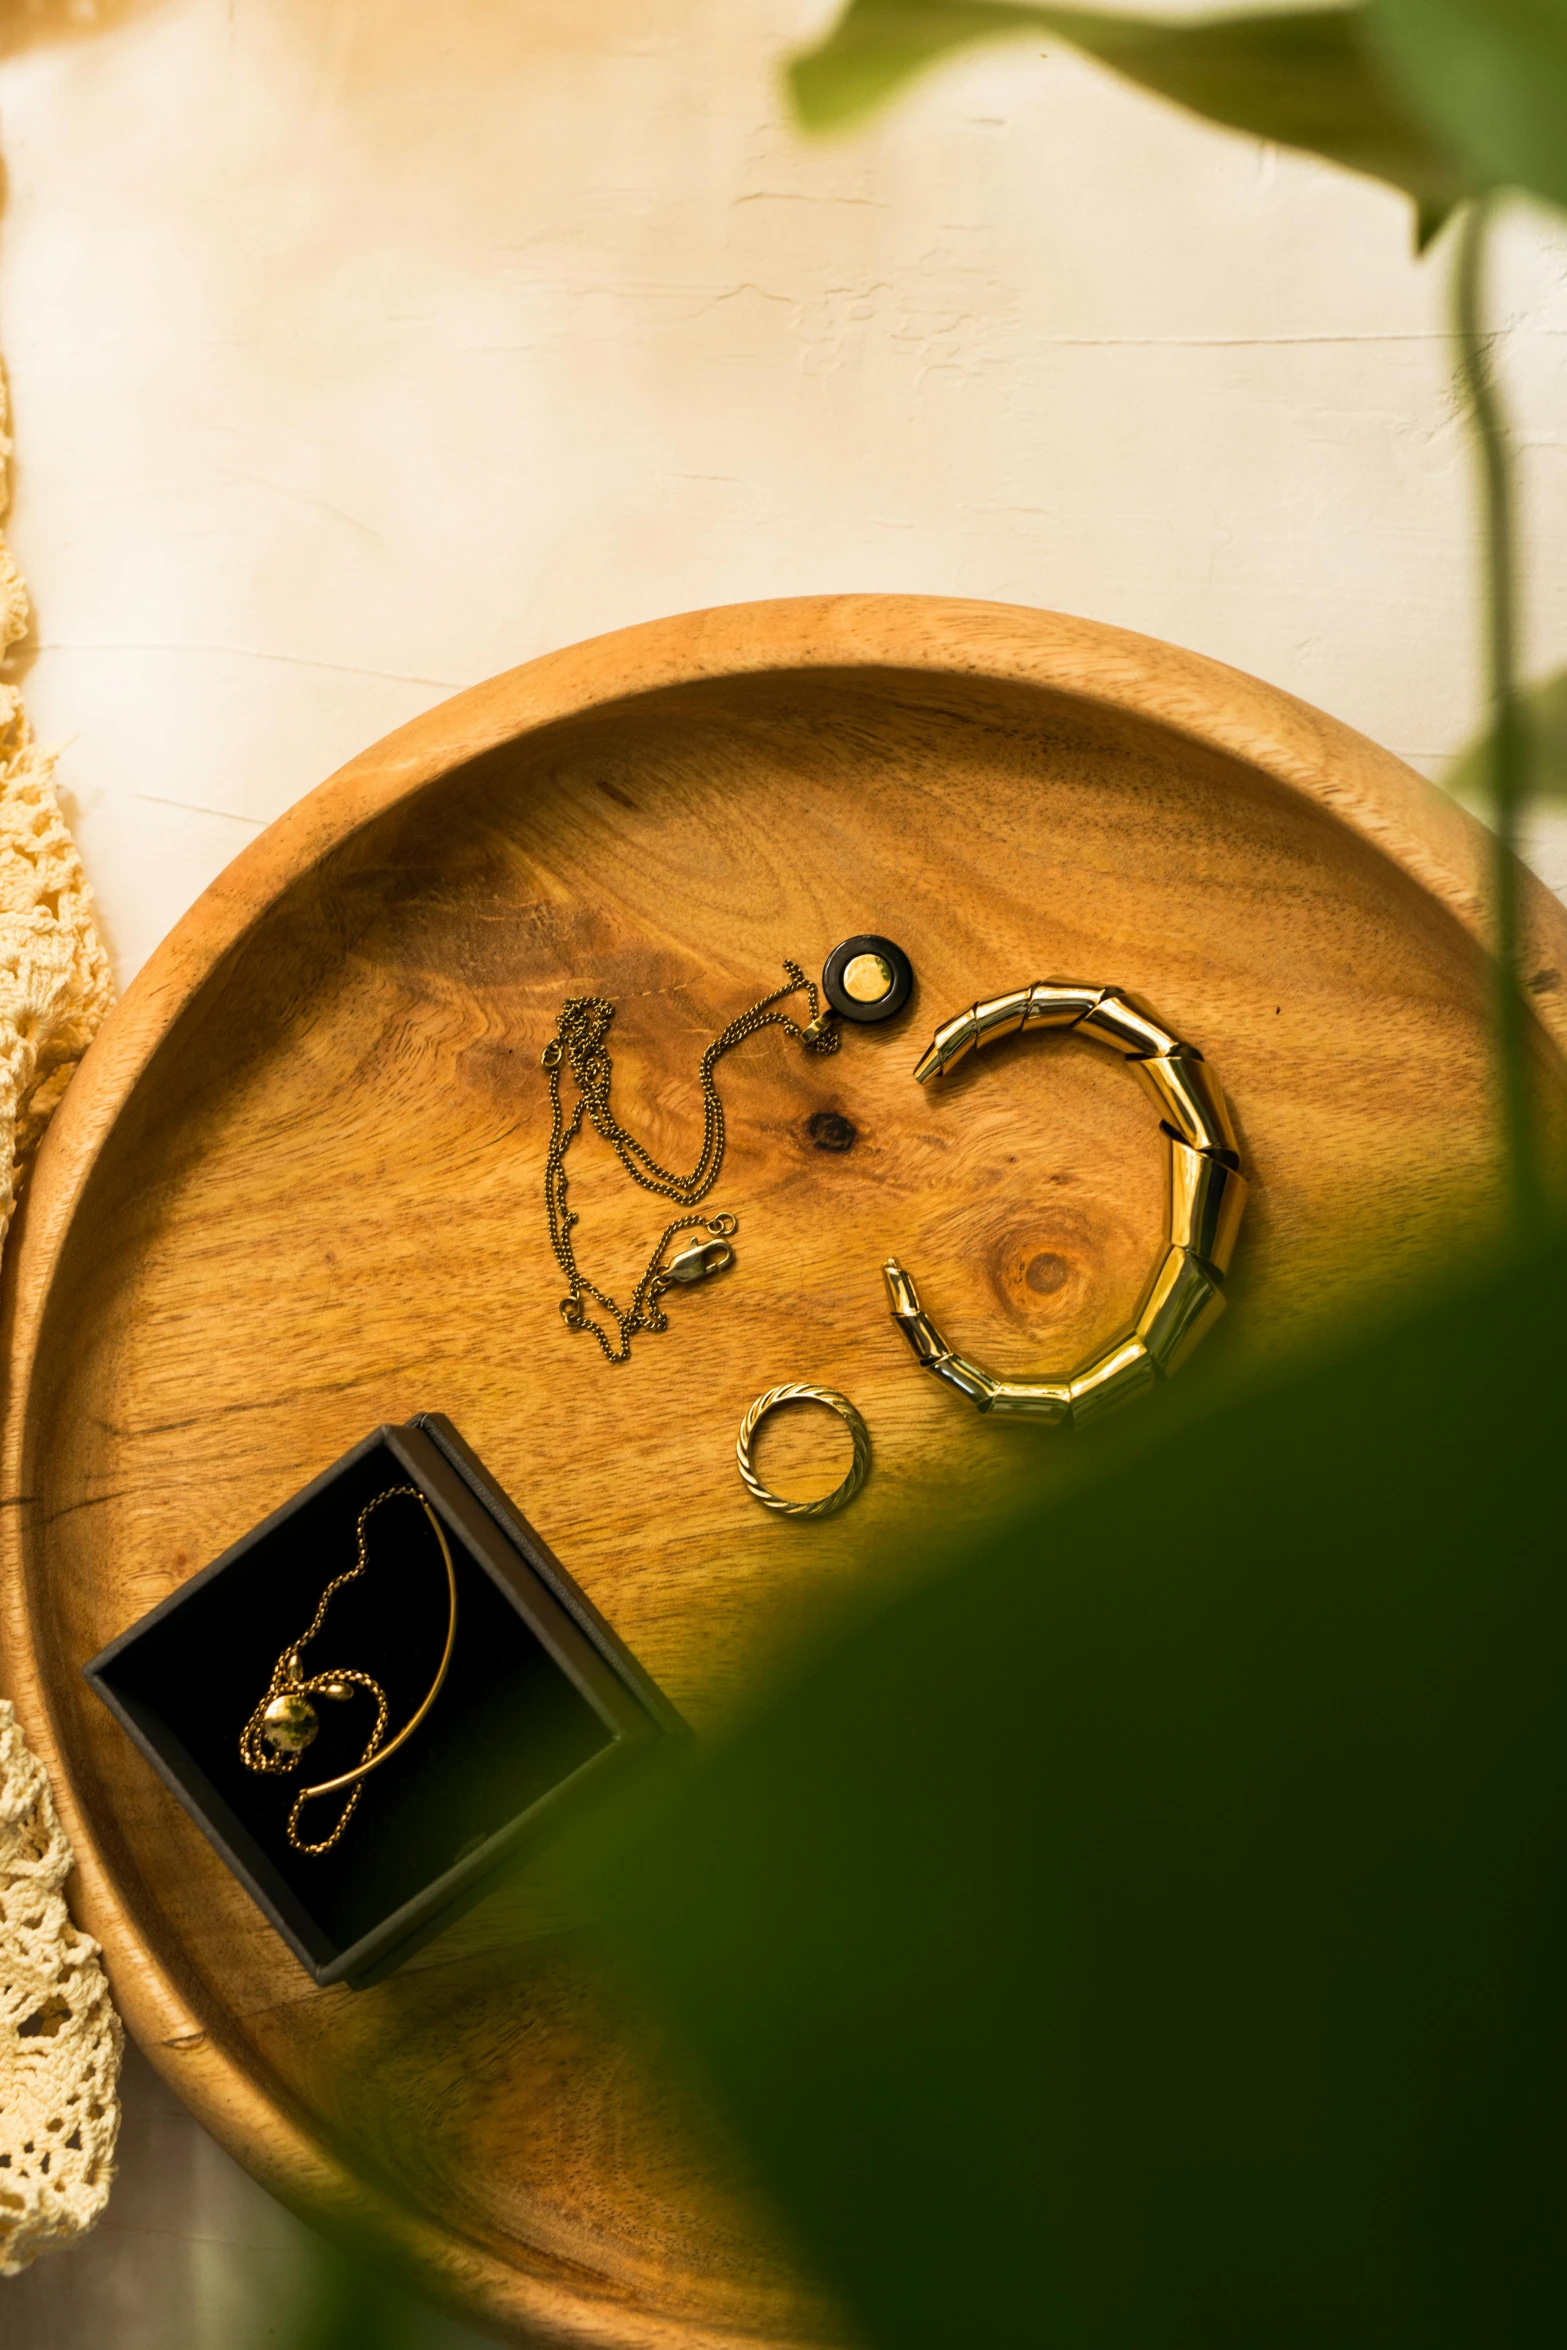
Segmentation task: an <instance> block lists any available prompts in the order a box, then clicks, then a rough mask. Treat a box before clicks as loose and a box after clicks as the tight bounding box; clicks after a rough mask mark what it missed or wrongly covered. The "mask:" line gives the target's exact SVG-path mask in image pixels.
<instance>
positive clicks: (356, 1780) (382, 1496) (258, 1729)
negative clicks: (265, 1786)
mask: <svg viewBox="0 0 1567 2350" xmlns="http://www.w3.org/2000/svg"><path fill="white" fill-rule="evenodd" d="M399 1500H408V1501H416V1502H418V1504H419V1506H420V1508H421V1509H422V1510H423V1511H424V1514H425V1516H426V1517H427V1518H428V1519H429V1521H430V1524H431V1526H432V1528H433V1529H434V1532H435V1539H436V1541H437V1542H438V1543H439V1545H440V1550H441V1562H442V1564H443V1566H444V1567H445V1569H446V1583H447V1590H448V1594H449V1597H450V1601H451V1612H450V1616H449V1619H448V1622H447V1627H446V1646H445V1650H444V1652H443V1654H442V1657H441V1662H440V1668H439V1670H438V1671H437V1673H436V1676H435V1680H434V1682H433V1684H432V1685H431V1688H430V1692H429V1694H428V1696H427V1697H426V1698H425V1700H424V1702H423V1704H422V1705H420V1707H419V1708H418V1710H417V1712H416V1713H415V1714H414V1715H413V1716H412V1717H411V1719H410V1720H408V1721H407V1722H405V1723H404V1725H403V1727H402V1729H401V1730H399V1731H398V1733H397V1736H396V1737H395V1738H393V1739H391V1740H389V1741H388V1742H387V1743H386V1744H384V1745H383V1744H382V1741H383V1739H385V1738H386V1723H387V1714H388V1710H389V1709H388V1707H387V1702H386V1692H385V1690H384V1689H383V1688H382V1687H381V1684H380V1682H379V1681H376V1680H372V1678H371V1676H370V1675H369V1674H368V1673H361V1672H359V1671H358V1670H357V1669H356V1668H355V1667H353V1666H346V1667H343V1668H341V1669H338V1670H336V1671H332V1672H325V1673H312V1674H310V1675H308V1676H307V1674H306V1672H305V1669H304V1666H303V1664H302V1663H301V1661H300V1651H301V1649H305V1648H308V1647H309V1646H310V1643H311V1641H312V1640H314V1638H315V1637H316V1634H317V1633H318V1632H319V1631H320V1629H321V1627H322V1625H323V1624H324V1623H325V1622H326V1612H327V1609H328V1608H329V1607H330V1606H331V1604H332V1600H333V1597H334V1596H335V1594H336V1593H337V1592H339V1591H341V1590H342V1588H343V1586H344V1584H345V1583H356V1582H357V1581H358V1580H359V1577H360V1576H361V1575H362V1574H363V1573H364V1571H365V1569H366V1567H367V1566H368V1565H369V1563H370V1554H369V1549H368V1545H367V1537H366V1529H367V1527H368V1525H369V1523H370V1519H371V1517H372V1515H373V1514H374V1512H375V1511H376V1510H378V1509H379V1508H380V1506H381V1504H382V1502H383V1501H399ZM456 1637H457V1576H456V1570H455V1568H454V1566H453V1564H452V1553H451V1546H450V1544H449V1543H448V1542H447V1539H446V1536H445V1534H444V1533H443V1532H442V1531H441V1522H440V1520H439V1518H437V1516H436V1514H435V1512H434V1511H433V1510H432V1509H431V1507H430V1505H429V1503H428V1502H427V1501H426V1500H425V1497H424V1495H423V1494H422V1493H421V1492H420V1491H419V1488H418V1486H417V1485H388V1486H387V1488H386V1490H385V1492H384V1493H378V1494H376V1495H375V1497H374V1498H373V1500H370V1501H367V1502H366V1503H365V1506H364V1508H363V1509H362V1510H361V1511H360V1513H359V1522H358V1524H357V1526H356V1527H355V1529H354V1563H353V1565H352V1566H351V1567H345V1568H344V1569H343V1572H342V1573H341V1574H340V1575H334V1576H333V1578H332V1580H331V1582H330V1583H329V1584H328V1585H327V1587H326V1589H325V1590H324V1591H323V1592H322V1594H321V1597H320V1599H319V1600H318V1601H317V1602H316V1612H315V1614H314V1615H313V1616H312V1617H311V1619H310V1628H309V1630H308V1631H307V1632H306V1633H305V1634H304V1636H303V1638H302V1639H299V1640H296V1641H295V1642H294V1644H293V1646H292V1647H291V1648H285V1649H284V1651H283V1653H282V1655H281V1656H280V1657H279V1658H278V1660H277V1663H276V1664H275V1665H274V1666H273V1668H272V1678H271V1680H270V1681H269V1682H268V1684H267V1688H266V1693H265V1695H264V1696H263V1697H262V1699H261V1702H260V1704H259V1705H258V1706H257V1707H256V1710H255V1712H254V1713H253V1714H252V1715H251V1717H250V1719H249V1721H248V1722H247V1723H246V1724H245V1727H244V1729H243V1730H242V1731H241V1732H240V1736H239V1753H240V1760H241V1762H243V1763H244V1765H245V1767H246V1769H247V1770H252V1771H265V1772H268V1773H272V1774H275V1773H278V1772H282V1771H291V1770H293V1769H294V1768H295V1766H296V1765H297V1763H298V1762H299V1759H300V1757H301V1755H302V1754H303V1753H304V1751H305V1749H306V1747H307V1746H310V1745H312V1744H313V1743H314V1740H315V1736H316V1732H317V1730H318V1729H319V1727H320V1724H319V1722H318V1720H317V1716H316V1709H315V1707H314V1706H313V1705H312V1704H311V1702H310V1700H311V1698H312V1697H326V1698H330V1699H331V1700H332V1702H333V1703H334V1704H341V1703H342V1702H343V1701H344V1700H345V1699H347V1698H350V1697H352V1695H353V1693H354V1691H355V1690H356V1689H363V1690H364V1691H365V1693H366V1695H367V1696H369V1697H372V1698H373V1699H374V1700H375V1727H374V1728H373V1729H372V1730H371V1732H370V1737H369V1740H368V1742H367V1744H366V1746H365V1750H364V1753H363V1754H362V1755H361V1757H360V1759H359V1761H358V1762H357V1763H356V1764H355V1765H354V1767H353V1769H352V1770H351V1771H343V1772H341V1773H339V1775H338V1776H337V1777H336V1778H333V1779H323V1780H322V1781H321V1782H320V1783H319V1785H317V1786H314V1787H301V1789H300V1790H299V1793H298V1794H297V1795H296V1796H295V1798H294V1801H293V1805H292V1808H291V1809H290V1811H289V1815H288V1823H287V1833H288V1840H289V1842H290V1844H292V1846H293V1847H294V1850H295V1851H296V1852H310V1853H316V1852H330V1851H331V1849H332V1847H333V1845H334V1844H335V1843H336V1842H337V1840H338V1838H339V1837H340V1836H341V1835H342V1833H343V1830H344V1829H345V1828H346V1827H347V1825H348V1823H349V1821H350V1820H351V1819H352V1818H353V1816H354V1813H355V1811H356V1810H357V1809H358V1805H359V1798H360V1796H361V1795H362V1794H363V1792H364V1783H365V1779H366V1777H367V1776H368V1774H369V1773H370V1772H371V1771H373V1770H375V1769H376V1768H377V1767H378V1766H379V1765H380V1764H381V1763H384V1762H387V1761H389V1760H390V1758H391V1757H392V1756H393V1755H394V1754H395V1753H396V1752H397V1751H398V1749H399V1748H400V1747H401V1746H403V1745H404V1744H405V1743H406V1742H407V1740H408V1739H410V1738H411V1737H412V1736H413V1734H414V1732H415V1731H416V1730H417V1729H418V1727H419V1725H420V1723H421V1722H422V1721H423V1720H424V1718H425V1715H426V1714H427V1713H428V1712H429V1710H430V1708H431V1706H432V1705H433V1704H434V1703H435V1700H436V1698H437V1697H438V1695H439V1694H440V1691H441V1688H442V1685H443V1684H444V1682H445V1679H446V1670H447V1667H448V1666H449V1665H450V1663H451V1661H452V1646H453V1643H454V1641H455V1639H456ZM343 1787H350V1788H352V1790H353V1792H352V1793H351V1794H350V1796H349V1798H348V1801H347V1802H346V1803H345V1804H344V1806H343V1809H342V1814H341V1816H340V1818H339V1820H338V1823H337V1826H336V1827H335V1828H334V1829H333V1830H332V1832H331V1834H330V1835H329V1836H325V1837H323V1838H322V1840H321V1842H320V1843H319V1844H307V1843H306V1842H305V1840H304V1838H303V1837H302V1836H301V1835H300V1833H299V1815H300V1813H301V1812H302V1811H303V1809H304V1807H305V1805H306V1804H307V1803H313V1802H314V1801H315V1799H316V1797H317V1796H319V1795H331V1794H334V1793H335V1792H336V1791H337V1790H338V1789H340V1788H343Z"/></svg>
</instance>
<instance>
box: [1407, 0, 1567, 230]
mask: <svg viewBox="0 0 1567 2350" xmlns="http://www.w3.org/2000/svg"><path fill="white" fill-rule="evenodd" d="M1365 14H1366V23H1367V27H1368V31H1369V34H1370V36H1371V40H1372V43H1373V45H1374V46H1375V48H1376V49H1377V50H1378V51H1379V53H1380V54H1381V55H1382V56H1383V57H1384V58H1385V59H1386V62H1387V66H1388V69H1389V71H1390V73H1391V74H1392V75H1393V76H1394V78H1395V79H1396V80H1397V82H1398V83H1399V84H1400V86H1401V87H1402V88H1403V89H1405V90H1406V91H1407V92H1408V95H1409V99H1410V101H1411V103H1412V104H1413V105H1414V106H1415V107H1416V108H1417V109H1418V111H1419V113H1420V115H1421V117H1422V118H1423V119H1424V120H1425V121H1427V122H1429V123H1430V124H1431V125H1432V126H1433V130H1434V132H1435V135H1437V136H1438V137H1440V138H1442V139H1444V140H1445V141H1446V142H1447V143H1448V145H1449V146H1450V147H1451V148H1452V149H1453V151H1454V152H1455V153H1456V154H1458V155H1460V156H1462V157H1463V159H1464V162H1465V165H1466V166H1467V168H1468V170H1469V172H1470V173H1471V174H1472V175H1473V177H1474V178H1475V179H1477V180H1479V181H1481V182H1482V183H1486V184H1490V185H1495V186H1501V187H1519V188H1527V189H1528V190H1529V191H1530V192H1531V193H1532V194H1534V195H1536V196H1544V197H1545V198H1546V199H1547V201H1548V202H1550V203H1552V204H1567V0H1368V6H1367V8H1366V11H1365Z"/></svg>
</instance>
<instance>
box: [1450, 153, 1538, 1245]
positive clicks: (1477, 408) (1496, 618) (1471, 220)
mask: <svg viewBox="0 0 1567 2350" xmlns="http://www.w3.org/2000/svg"><path fill="white" fill-rule="evenodd" d="M1496 203H1497V199H1496V198H1495V197H1494V196H1482V197H1480V198H1479V199H1478V201H1476V202H1475V203H1473V204H1471V205H1470V206H1469V207H1468V209H1467V210H1466V211H1465V213H1464V215H1463V218H1462V220H1461V221H1460V223H1459V230H1458V252H1457V257H1456V261H1455V264H1454V269H1453V333H1454V338H1455V340H1456V343H1457V347H1458V374H1459V380H1460V382H1461V384H1462V386H1463V391H1464V397H1465V400H1466V401H1467V403H1468V409H1469V419H1470V425H1471V428H1472V430H1473V433H1474V441H1475V451H1476V455H1477V456H1478V458H1479V463H1480V501H1481V510H1482V517H1483V531H1482V539H1483V548H1484V566H1485V570H1484V576H1485V643H1486V668H1487V687H1488V691H1489V696H1490V704H1491V731H1490V759H1489V766H1490V776H1489V782H1490V799H1491V825H1492V842H1493V846H1492V858H1491V930H1492V954H1493V958H1494V966H1493V997H1492V1000H1493V1021H1494V1034H1495V1043H1496V1076H1497V1092H1498V1096H1499V1105H1500V1112H1501V1131H1502V1151H1503V1159H1504V1164H1505V1167H1506V1172H1507V1186H1508V1206H1509V1210H1510V1215H1511V1220H1512V1225H1513V1229H1514V1232H1515V1234H1516V1235H1518V1236H1519V1237H1523V1236H1525V1235H1527V1234H1528V1233H1529V1232H1530V1231H1532V1230H1533V1229H1535V1228H1536V1227H1537V1226H1538V1224H1539V1223H1540V1221H1541V1211H1542V1193H1541V1183H1540V1152H1539V1139H1538V1135H1537V1133H1536V1129H1535V1119H1534V1104H1533V1100H1532V1097H1531V1092H1530V1085H1529V1066H1528V1056H1527V1037H1528V1014H1527V1011H1526V1009H1525V1005H1524V1000H1523V996H1522V994H1521V993H1520V991H1519V970H1518V952H1519V914H1520V905H1519V880H1520V867H1519V862H1518V854H1519V840H1520V837H1521V833H1522V828H1523V819H1524V814H1525V811H1526V809H1527V807H1528V803H1529V781H1530V778H1529V742H1528V731H1527V717H1526V713H1525V711H1524V707H1523V703H1522V700H1521V697H1520V695H1519V692H1518V676H1517V652H1518V588H1517V559H1516V548H1515V538H1514V514H1513V464H1512V446H1511V442H1510V440H1509V437H1508V431H1507V422H1506V418H1505V417H1504V415H1503V413H1502V403H1501V397H1500V394H1499V392H1498V390H1497V384H1496V377H1495V372H1494V370H1493V367H1492V359H1491V349H1490V344H1489V342H1488V340H1487V337H1486V334H1485V329H1484V323H1483V321H1484V310H1485V264H1486V254H1487V245H1488V241H1489V237H1490V232H1491V227H1492V223H1493V221H1494V219H1495V214H1496Z"/></svg>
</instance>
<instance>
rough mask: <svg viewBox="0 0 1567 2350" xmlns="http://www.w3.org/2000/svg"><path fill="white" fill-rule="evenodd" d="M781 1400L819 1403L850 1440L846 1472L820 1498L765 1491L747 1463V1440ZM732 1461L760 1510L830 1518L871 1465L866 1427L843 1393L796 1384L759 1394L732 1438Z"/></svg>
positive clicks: (849, 1497) (850, 1496)
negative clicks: (793, 1498)
mask: <svg viewBox="0 0 1567 2350" xmlns="http://www.w3.org/2000/svg"><path fill="white" fill-rule="evenodd" d="M784 1403H822V1404H825V1405H826V1406H827V1409H828V1410H829V1411H830V1412H836V1413H837V1415H838V1417H839V1419H840V1420H842V1422H843V1424H844V1426H845V1427H846V1428H847V1429H848V1431H849V1434H850V1436H851V1437H852V1438H853V1440H854V1458H853V1460H852V1461H851V1462H850V1464H849V1474H848V1475H847V1477H845V1479H844V1481H843V1483H842V1484H841V1485H837V1486H834V1488H833V1490H832V1492H831V1493H824V1494H823V1495H822V1498H821V1500H820V1501H785V1500H784V1499H783V1497H782V1495H781V1494H777V1493H769V1492H768V1490H767V1487H766V1486H765V1485H764V1484H763V1483H762V1480H761V1478H760V1477H758V1475H757V1473H756V1471H755V1469H754V1468H753V1467H752V1466H751V1439H752V1437H753V1436H754V1435H755V1434H756V1431H757V1429H758V1428H759V1427H760V1426H761V1424H762V1422H763V1421H764V1420H765V1419H766V1417H767V1415H768V1413H769V1412H772V1411H776V1410H777V1408H778V1406H779V1405H780V1404H784ZM735 1460H736V1461H737V1463H738V1464H739V1469H740V1475H741V1478H742V1480H743V1482H744V1485H745V1489H746V1491H747V1493H749V1494H750V1496H751V1499H752V1500H753V1501H759V1502H760V1503H761V1505H762V1507H763V1509H764V1510H776V1511H777V1512H778V1514H779V1516H780V1517H785V1518H830V1517H831V1516H832V1515H833V1513H834V1512H835V1511H837V1510H841V1509H843V1508H844V1507H845V1506H846V1505H847V1504H848V1503H849V1502H851V1501H852V1500H853V1499H854V1497H855V1495H856V1494H857V1493H858V1492H859V1490H860V1487H861V1486H862V1485H863V1484H864V1482H865V1475H866V1471H867V1470H868V1469H869V1467H870V1465H871V1437H870V1430H869V1429H868V1428H867V1427H866V1425H865V1422H864V1421H863V1420H862V1419H861V1418H860V1415H859V1413H858V1412H857V1411H856V1410H855V1408H854V1406H853V1404H852V1403H850V1401H849V1399H848V1397H847V1396H846V1395H840V1394H839V1393H838V1390H837V1389H836V1388H835V1387H804V1386H800V1385H799V1384H797V1383H793V1384H790V1385H788V1386H785V1387H769V1389H768V1390H767V1393H766V1394H765V1395H759V1396H758V1397H757V1399H756V1401H755V1403H754V1404H752V1406H751V1408H750V1410H749V1411H748V1412H747V1413H746V1415H745V1418H744V1419H743V1420H742V1421H741V1423H740V1434H739V1436H738V1437H737V1438H736V1439H735Z"/></svg>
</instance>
